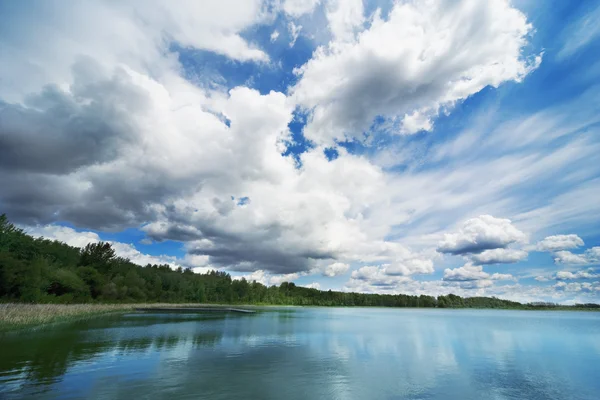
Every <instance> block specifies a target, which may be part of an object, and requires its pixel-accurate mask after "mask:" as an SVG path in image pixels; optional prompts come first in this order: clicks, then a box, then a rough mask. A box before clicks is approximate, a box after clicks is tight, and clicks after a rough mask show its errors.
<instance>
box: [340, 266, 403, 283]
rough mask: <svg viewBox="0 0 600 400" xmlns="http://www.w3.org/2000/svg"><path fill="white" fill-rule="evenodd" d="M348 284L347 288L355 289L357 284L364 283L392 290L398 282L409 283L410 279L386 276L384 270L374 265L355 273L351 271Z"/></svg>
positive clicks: (361, 268)
mask: <svg viewBox="0 0 600 400" xmlns="http://www.w3.org/2000/svg"><path fill="white" fill-rule="evenodd" d="M350 278H351V279H350V282H349V283H348V284H347V285H346V286H347V287H357V286H358V285H357V283H361V282H362V283H365V284H368V285H369V286H375V287H380V288H382V289H383V288H393V287H395V286H396V285H398V283H400V282H406V281H409V280H410V278H408V277H404V276H398V275H388V274H386V272H385V268H381V267H378V266H375V265H368V266H364V267H360V268H359V269H357V270H356V271H352V274H351V275H350Z"/></svg>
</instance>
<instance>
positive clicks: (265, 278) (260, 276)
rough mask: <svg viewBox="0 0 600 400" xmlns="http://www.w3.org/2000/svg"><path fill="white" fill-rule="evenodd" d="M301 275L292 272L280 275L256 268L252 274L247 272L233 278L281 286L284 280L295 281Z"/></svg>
mask: <svg viewBox="0 0 600 400" xmlns="http://www.w3.org/2000/svg"><path fill="white" fill-rule="evenodd" d="M300 276H301V274H298V273H292V274H280V275H273V274H270V273H268V272H267V271H264V270H261V269H259V270H256V271H253V272H252V273H250V274H246V275H233V276H232V279H238V280H239V279H242V278H243V279H246V280H247V281H248V282H254V281H256V282H258V283H262V284H263V285H265V286H273V285H275V286H279V285H281V284H282V283H283V282H293V281H294V280H296V279H298V278H299V277H300Z"/></svg>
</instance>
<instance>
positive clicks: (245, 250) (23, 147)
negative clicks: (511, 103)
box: [0, 0, 600, 296]
mask: <svg viewBox="0 0 600 400" xmlns="http://www.w3.org/2000/svg"><path fill="white" fill-rule="evenodd" d="M217 3H218V4H217ZM318 3H319V1H312V2H295V1H285V2H283V3H282V4H283V5H282V7H283V10H284V13H287V15H285V16H283V20H284V21H283V22H282V21H281V20H280V19H279V16H277V17H276V16H275V15H273V12H274V11H273V10H274V9H277V10H278V11H281V8H279V7H271V3H269V4H266V3H263V2H259V1H248V2H242V3H241V4H237V3H236V4H235V6H232V4H233V3H230V2H227V1H226V2H222V1H221V2H216V3H214V4H213V3H206V4H205V3H204V2H203V4H202V6H196V5H181V4H171V3H168V4H167V3H166V2H163V1H158V0H156V1H153V2H152V3H150V4H148V3H145V2H136V1H133V2H127V3H122V4H121V3H115V2H101V1H91V2H85V3H77V4H74V5H70V6H69V13H61V12H55V10H52V11H53V12H49V11H50V10H49V8H50V7H53V6H55V4H54V3H44V4H40V5H39V7H35V8H34V9H32V8H31V7H22V8H18V7H15V9H18V10H19V11H18V12H17V14H16V15H15V14H13V15H10V16H6V15H0V26H2V27H3V33H6V34H3V35H1V36H0V50H1V51H0V52H1V53H2V54H3V55H6V57H4V58H3V60H4V59H5V60H8V61H7V62H2V63H0V76H2V77H3V79H1V80H0V187H2V190H1V191H0V204H2V209H3V212H4V211H5V212H7V214H8V216H9V218H11V220H14V221H16V222H19V223H22V224H27V225H36V224H47V223H52V222H56V221H66V222H69V223H72V224H73V225H75V226H77V227H78V229H79V228H81V229H96V230H112V231H119V230H122V229H125V228H139V227H141V229H142V231H144V232H145V233H146V234H147V236H148V238H147V241H148V242H151V243H158V242H162V241H166V240H176V241H180V242H183V243H184V248H185V249H186V252H187V254H186V255H185V256H183V257H182V258H180V259H176V260H171V259H170V258H168V257H166V256H165V257H166V258H163V260H164V261H165V262H173V263H175V262H176V263H178V265H183V266H189V267H191V268H194V271H197V272H202V271H207V270H209V269H213V268H214V269H217V268H218V269H226V270H228V271H232V272H233V275H236V276H238V275H242V274H243V276H245V277H247V279H251V280H257V281H261V282H263V283H265V284H276V283H280V282H282V281H284V280H294V279H297V278H298V277H301V276H305V275H306V274H308V273H325V274H326V275H328V274H331V273H333V274H334V275H335V274H338V273H339V272H340V271H341V269H343V268H341V267H340V268H337V269H336V268H334V269H333V270H329V271H330V272H327V271H328V269H327V266H330V265H335V264H336V263H339V264H342V265H350V264H355V263H360V265H369V266H371V267H369V268H368V269H366V270H361V269H359V271H360V272H357V271H354V272H357V273H356V274H349V275H350V279H349V283H348V286H347V287H353V288H354V289H355V290H360V291H363V290H364V291H380V290H381V291H384V292H386V293H400V292H402V291H405V292H407V293H419V294H425V293H428V294H447V293H450V292H454V293H457V294H461V295H463V294H464V295H481V294H483V293H492V294H497V293H500V290H501V289H499V288H498V287H497V286H496V285H497V282H496V281H498V280H500V279H505V278H507V274H491V275H489V277H487V278H485V279H479V280H475V281H448V280H446V281H443V280H436V281H429V280H428V281H426V282H418V281H416V280H415V279H411V278H410V276H414V275H416V274H430V273H433V272H434V260H435V259H436V257H437V255H436V254H435V252H434V248H435V243H436V242H437V241H438V240H439V238H440V237H441V236H442V233H443V232H448V231H449V230H448V229H449V228H448V227H449V226H453V225H454V224H455V222H456V221H457V220H458V221H461V220H464V219H465V218H467V217H466V216H468V215H479V214H486V213H491V214H493V215H507V216H511V218H513V216H515V218H513V220H515V221H518V224H519V227H521V228H522V227H523V225H522V223H523V221H525V223H528V224H529V226H534V227H535V229H538V224H539V225H540V226H545V227H547V226H549V225H552V224H557V223H561V221H562V222H564V221H567V222H570V221H577V222H578V223H580V222H581V221H582V220H583V221H584V222H586V223H588V224H591V223H592V222H593V221H592V222H590V220H591V219H590V218H589V215H597V213H594V211H595V210H597V208H598V202H597V201H594V200H595V199H596V198H597V197H598V196H597V194H598V193H600V192H599V191H598V188H600V186H599V181H586V182H584V183H581V184H579V181H578V184H577V185H572V183H573V182H572V181H569V180H568V179H569V177H570V176H571V175H572V174H573V173H574V172H577V173H578V174H582V173H583V174H589V175H590V176H597V172H598V168H597V167H595V166H594V164H593V163H589V162H588V164H589V165H586V167H587V168H581V167H582V164H584V163H586V160H593V159H594V158H593V157H595V156H596V155H597V153H598V146H597V145H595V144H594V143H593V138H594V137H597V135H586V136H585V138H581V139H580V140H579V141H574V140H571V138H572V137H575V136H576V135H575V134H573V133H574V132H578V130H580V129H584V128H585V127H589V126H591V124H592V123H596V122H597V121H596V120H594V118H596V116H597V112H596V110H592V111H593V112H590V113H589V115H587V114H585V115H583V117H585V118H582V114H579V113H578V110H580V109H583V108H584V107H581V105H582V104H584V103H585V104H597V102H596V100H597V99H596V97H593V96H592V97H590V98H587V99H584V100H586V101H585V102H583V101H582V102H581V103H574V104H573V105H571V106H570V108H568V109H566V110H562V109H559V110H557V109H556V108H552V109H549V110H544V112H543V113H541V114H540V115H537V116H535V118H533V119H532V120H527V119H526V118H525V117H523V118H524V121H517V122H518V123H515V124H516V125H515V126H513V125H508V126H507V127H502V126H501V127H499V128H498V129H495V128H494V129H492V128H489V129H487V130H484V129H475V128H473V127H470V129H469V130H470V131H473V132H475V133H477V135H478V134H479V133H480V132H484V131H485V132H487V131H488V130H491V131H490V132H489V136H488V138H487V139H486V140H487V141H486V140H484V139H483V136H477V135H475V136H469V135H468V134H465V135H463V134H460V135H458V137H457V138H456V142H453V141H451V140H450V139H448V141H444V140H445V139H444V140H442V142H440V143H437V142H436V143H433V144H432V143H427V146H426V147H427V148H428V150H423V149H421V148H420V146H421V145H422V143H419V142H418V141H417V140H416V139H418V137H414V136H413V137H411V138H410V139H408V138H406V137H396V138H394V139H395V140H400V141H401V142H400V144H399V145H398V146H399V147H401V148H403V149H405V150H406V152H407V155H406V156H404V157H402V160H404V161H403V162H404V163H405V164H406V165H401V167H402V168H398V169H395V170H394V171H391V168H387V167H394V166H396V165H397V164H394V163H397V162H399V161H398V160H399V159H400V158H401V157H396V156H397V154H395V153H394V152H393V151H391V150H392V149H390V148H385V149H383V150H385V151H388V150H390V151H389V154H388V156H387V159H388V160H391V161H389V163H388V164H387V165H383V163H380V162H379V160H380V159H381V158H380V157H379V154H380V153H377V154H376V155H375V156H374V157H371V155H369V154H364V155H358V154H356V153H353V152H350V151H346V150H345V149H343V148H339V149H338V150H339V154H338V157H337V158H336V159H334V160H329V159H328V158H327V157H325V156H324V154H323V148H322V147H321V146H320V144H322V143H324V142H331V139H332V138H338V139H340V138H344V137H345V136H346V135H348V136H349V137H352V136H360V134H361V132H360V131H361V130H363V129H364V127H365V126H366V127H369V126H370V125H371V122H372V119H373V117H374V116H381V117H382V118H383V119H386V121H385V122H384V123H383V125H382V126H385V129H388V128H389V129H390V130H391V131H394V132H400V133H412V132H415V131H418V130H422V129H424V130H430V129H432V128H433V127H434V119H435V116H436V115H437V114H438V113H441V112H443V113H446V112H450V111H451V110H452V107H453V105H454V104H455V103H457V102H459V101H460V100H461V99H464V98H467V97H468V96H469V95H472V94H473V93H476V92H478V91H479V90H481V88H483V87H485V86H487V85H491V86H498V85H500V84H501V83H502V82H506V81H514V80H516V81H518V80H520V79H522V78H523V77H524V76H525V75H526V74H527V73H528V72H529V71H530V70H531V68H533V67H535V66H536V65H537V64H536V61H535V60H533V59H531V60H530V59H529V58H528V57H527V55H526V54H525V53H524V52H523V49H524V48H525V47H526V46H525V45H526V37H527V35H528V34H529V33H530V32H531V27H530V26H529V24H528V23H527V21H526V20H525V17H524V16H523V14H521V13H520V12H519V11H517V10H516V9H514V8H512V7H511V6H509V5H508V3H507V2H504V1H500V0H498V1H492V2H476V1H473V2H470V3H469V2H468V1H462V2H450V1H448V2H443V1H442V2H437V3H431V4H425V5H422V4H421V3H412V2H408V3H402V2H397V3H394V4H393V5H392V7H391V10H389V11H390V12H389V14H388V13H387V11H386V13H385V16H383V14H375V15H373V16H365V15H364V9H363V7H362V5H361V4H360V2H344V1H327V2H325V1H324V2H322V3H323V7H322V10H323V13H320V11H321V9H319V12H315V13H313V14H314V15H315V17H320V18H321V20H322V21H321V22H323V21H324V20H326V21H327V24H328V25H327V27H322V28H323V29H322V30H321V31H323V32H325V35H328V34H330V36H331V38H332V42H331V43H328V44H325V45H323V46H322V47H321V48H320V49H318V50H317V51H316V52H315V53H314V54H313V58H312V59H311V60H310V61H309V62H307V63H306V64H305V65H304V66H303V67H301V68H300V69H299V70H298V73H299V75H298V78H299V80H298V82H299V83H298V84H297V85H296V86H295V87H293V88H290V91H289V93H288V94H287V95H286V94H285V93H280V92H276V91H271V92H269V91H265V90H263V89H264V88H261V91H258V90H254V89H251V88H249V87H244V86H240V87H233V88H232V87H228V86H226V85H227V84H226V83H224V82H225V81H226V80H225V79H212V77H210V76H206V75H207V74H203V73H202V72H201V71H200V72H199V71H198V70H197V69H196V67H199V66H197V65H192V66H191V67H190V66H189V65H188V64H186V63H185V62H184V61H185V60H186V59H187V57H186V56H188V55H195V54H196V53H200V54H203V53H204V52H213V53H216V54H218V55H220V56H224V57H227V58H229V59H232V60H236V61H237V62H244V63H247V62H254V63H255V65H254V66H255V67H257V68H263V67H264V68H267V67H269V68H270V67H271V66H270V65H267V64H266V63H267V62H269V61H273V60H270V59H269V57H268V55H267V54H266V53H265V51H264V50H263V49H261V47H260V45H259V44H257V43H259V41H257V40H254V39H255V38H256V37H254V36H253V35H252V32H254V28H256V27H257V26H269V27H270V28H268V29H275V27H274V26H271V25H269V23H271V22H274V21H279V22H277V24H278V25H277V29H279V31H280V32H282V34H283V30H282V29H285V28H286V25H283V24H288V22H290V21H292V20H291V19H290V17H291V18H296V17H302V18H308V17H309V15H308V14H311V13H312V12H313V10H315V7H316V5H317V4H318ZM207 4H208V6H207ZM278 4H279V3H278ZM469 5H470V6H469ZM209 6H210V7H209ZM323 16H324V18H322V17H323ZM475 16H476V17H475ZM492 17H494V18H492ZM8 18H10V19H12V20H13V21H12V22H11V23H8V22H7V19H8ZM317 19H318V18H317ZM305 21H306V22H305ZM311 22H314V21H308V20H306V19H302V20H301V21H294V24H295V26H296V27H298V26H299V25H300V23H302V25H304V28H303V29H305V30H306V31H303V32H307V34H308V33H309V32H308V31H309V30H310V33H312V32H313V31H312V30H311V29H312V28H314V27H312V26H311V25H312V24H311ZM280 23H281V24H280ZM108 25H110V26H111V30H110V32H107V31H106V29H105V27H106V26H108ZM31 26H36V29H34V30H32V29H28V27H31ZM269 32H271V31H269ZM398 37H404V38H408V39H406V40H402V41H398V40H397V38H398ZM260 40H262V41H266V46H265V48H271V47H273V46H270V45H269V42H268V41H269V38H268V37H264V38H261V39H260ZM232 64H235V65H238V63H232ZM287 72H289V71H287ZM261 73H262V70H261ZM258 75H260V74H258ZM258 75H256V76H258ZM256 76H253V78H255V77H256ZM248 82H250V81H248ZM248 82H247V84H246V86H248V85H250V83H248ZM278 87H279V86H278ZM281 87H283V86H281ZM298 104H300V106H301V107H304V108H306V109H310V110H311V111H312V114H311V113H309V114H311V115H309V124H308V126H307V127H306V129H305V133H306V136H307V137H308V138H309V139H313V140H314V141H315V142H316V143H315V146H314V147H311V148H309V149H307V150H306V152H304V153H303V154H294V155H295V156H296V157H297V158H298V161H299V163H296V162H295V161H294V160H293V158H292V157H289V156H284V155H282V154H283V153H285V152H286V150H289V149H288V146H289V143H290V140H291V133H290V131H289V129H288V124H289V123H290V121H292V120H293V118H294V111H295V110H296V107H297V106H298ZM559 111H560V112H559ZM559 116H560V118H558V117H559ZM568 118H575V119H577V120H578V121H577V124H570V123H567V122H569V120H568ZM548 121H550V122H551V123H550V122H548ZM594 121H596V122H594ZM540 122H544V123H540ZM511 123H514V121H511ZM489 125H490V126H496V124H489ZM501 128H502V129H501ZM513 128H514V129H513ZM534 128H535V129H534ZM524 133H527V134H524ZM516 134H518V136H517V137H518V138H520V139H521V140H513V139H514V136H511V135H516ZM567 134H572V135H570V136H569V137H568V138H566V139H565V145H564V146H558V147H557V146H551V147H552V149H551V150H541V149H537V148H536V149H535V151H534V152H533V153H531V152H516V151H514V150H516V149H520V147H519V146H521V145H523V143H529V144H531V145H532V144H536V145H538V144H540V143H546V141H550V140H554V139H556V138H557V137H558V136H557V135H565V137H566V135H567ZM482 135H483V134H482ZM450 137H451V135H450V136H449V138H450ZM506 138H511V140H506ZM413 139H415V142H414V147H410V146H405V144H406V143H405V142H404V140H411V141H412V140H413ZM488 139H489V140H488ZM494 140H497V141H498V140H499V141H500V144H498V142H496V144H493V143H494ZM488 142H489V143H492V144H493V147H494V149H495V150H496V149H497V150H498V152H497V153H494V154H490V152H489V151H485V146H486V145H489V143H488ZM469 143H470V144H471V146H469ZM430 144H431V146H429V145H430ZM411 146H413V144H411ZM474 146H482V147H481V148H482V149H484V150H482V151H473V150H474ZM511 146H513V147H511ZM379 150H381V149H378V151H379ZM506 152H510V153H511V154H507V153H506ZM416 155H418V157H416ZM415 157H416V158H419V159H418V160H415ZM421 157H422V158H421ZM440 157H441V158H440ZM440 159H442V160H443V165H444V167H443V168H437V167H436V166H437V165H438V164H436V163H437V162H438V161H439V160H440ZM427 162H433V163H434V164H432V166H431V168H430V167H429V166H428V167H427V168H422V165H425V163H427ZM404 167H406V168H404ZM574 170H576V171H574ZM398 171H402V173H398ZM582 171H583V172H582ZM559 172H560V173H561V174H564V179H565V180H566V181H565V182H566V183H561V182H562V181H560V182H559V181H557V180H556V176H557V174H558V173H559ZM561 176H562V175H561ZM577 176H581V175H577ZM582 179H583V178H582ZM532 182H535V183H536V184H540V185H544V184H551V185H552V187H553V188H555V189H556V190H557V191H562V192H563V193H562V194H561V195H559V196H554V197H552V196H550V197H549V198H546V197H545V198H544V203H543V204H547V203H548V206H547V207H546V206H544V207H541V208H540V207H539V204H532V203H530V202H529V199H530V197H531V196H530V192H527V194H526V195H523V193H524V191H522V190H520V188H521V186H519V185H522V186H526V187H527V188H529V187H530V186H531V185H530V184H531V183H532ZM561 185H563V186H561ZM573 187H576V189H572V190H571V189H570V188H573ZM563 189H564V190H563ZM567 189H569V190H567ZM545 195H546V193H545ZM525 197H526V198H525ZM500 198H501V200H499V199H500ZM241 199H246V200H244V201H241ZM536 207H537V208H536ZM474 213H475V214H474ZM516 216H518V217H519V218H516ZM490 218H491V219H490ZM475 220H479V221H475V222H474V223H472V224H471V225H469V226H465V227H463V229H462V230H460V231H459V232H458V233H455V234H451V237H450V239H449V241H446V240H444V241H443V242H442V245H440V251H444V252H446V253H448V254H460V255H464V256H465V257H467V258H470V259H471V261H472V262H473V263H478V264H485V263H496V262H498V263H500V262H515V261H517V260H518V259H522V258H524V257H525V255H524V254H523V252H520V251H519V250H515V249H512V248H511V246H513V244H517V243H522V242H524V241H525V238H524V235H523V234H522V232H521V231H520V230H518V229H516V228H514V227H512V228H514V229H512V228H511V224H510V221H509V223H508V226H506V224H503V223H502V222H498V221H507V220H499V219H496V218H494V217H490V216H484V217H480V218H476V219H475ZM552 226H554V225H552ZM540 229H541V228H540ZM569 229H570V227H569ZM529 231H532V232H533V231H534V229H533V228H532V229H529ZM57 234H58V233H57ZM79 234H81V232H79ZM90 235H91V237H89V238H86V237H85V236H84V237H83V238H82V237H81V235H80V236H79V238H75V237H72V238H69V237H68V234H67V235H66V236H65V235H63V236H62V237H64V238H65V239H64V240H72V241H73V242H72V243H79V244H78V245H80V244H81V243H85V242H86V240H91V239H94V240H96V239H97V238H96V237H94V236H93V235H95V234H93V233H90ZM452 235H454V236H452ZM446 239H448V238H446ZM128 246H130V245H127V244H123V246H122V247H121V248H120V249H119V251H120V252H122V254H128V256H131V257H132V258H136V259H138V260H139V262H141V263H144V262H145V261H146V260H147V259H145V258H144V257H143V256H144V255H139V254H135V253H134V250H135V249H134V248H132V247H128ZM590 254H592V253H590ZM592 256H593V254H592V255H590V256H588V255H586V256H585V257H586V260H587V261H589V260H591V259H593V257H592ZM157 262H159V261H158V260H157ZM364 268H366V267H364ZM347 271H349V269H348V270H347ZM347 271H346V272H344V273H348V272H347ZM481 272H483V271H481ZM483 273H484V274H485V272H483ZM513 286H514V285H513ZM503 290H506V291H509V292H510V293H512V294H513V295H519V294H520V293H521V292H523V289H522V288H520V289H515V288H512V286H511V288H504V289H503ZM552 290H554V289H552ZM531 296H533V294H531Z"/></svg>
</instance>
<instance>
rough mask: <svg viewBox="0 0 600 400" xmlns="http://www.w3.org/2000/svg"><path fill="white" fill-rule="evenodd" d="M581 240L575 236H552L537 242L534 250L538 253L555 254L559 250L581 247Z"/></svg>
mask: <svg viewBox="0 0 600 400" xmlns="http://www.w3.org/2000/svg"><path fill="white" fill-rule="evenodd" d="M583 245H584V243H583V239H581V238H580V237H579V236H577V235H575V234H570V235H552V236H548V237H546V238H544V239H543V240H541V241H539V242H538V244H537V246H536V249H537V250H538V251H548V252H555V251H560V250H569V249H576V248H577V247H581V246H583Z"/></svg>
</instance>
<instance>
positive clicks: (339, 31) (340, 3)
mask: <svg viewBox="0 0 600 400" xmlns="http://www.w3.org/2000/svg"><path fill="white" fill-rule="evenodd" d="M325 15H326V16H327V21H328V23H329V30H330V32H331V35H332V36H333V43H336V44H337V43H339V42H346V41H352V40H353V39H354V37H355V34H356V31H357V30H358V28H359V27H360V26H361V25H362V24H363V22H364V16H363V2H362V0H328V1H327V6H326V9H325Z"/></svg>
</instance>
